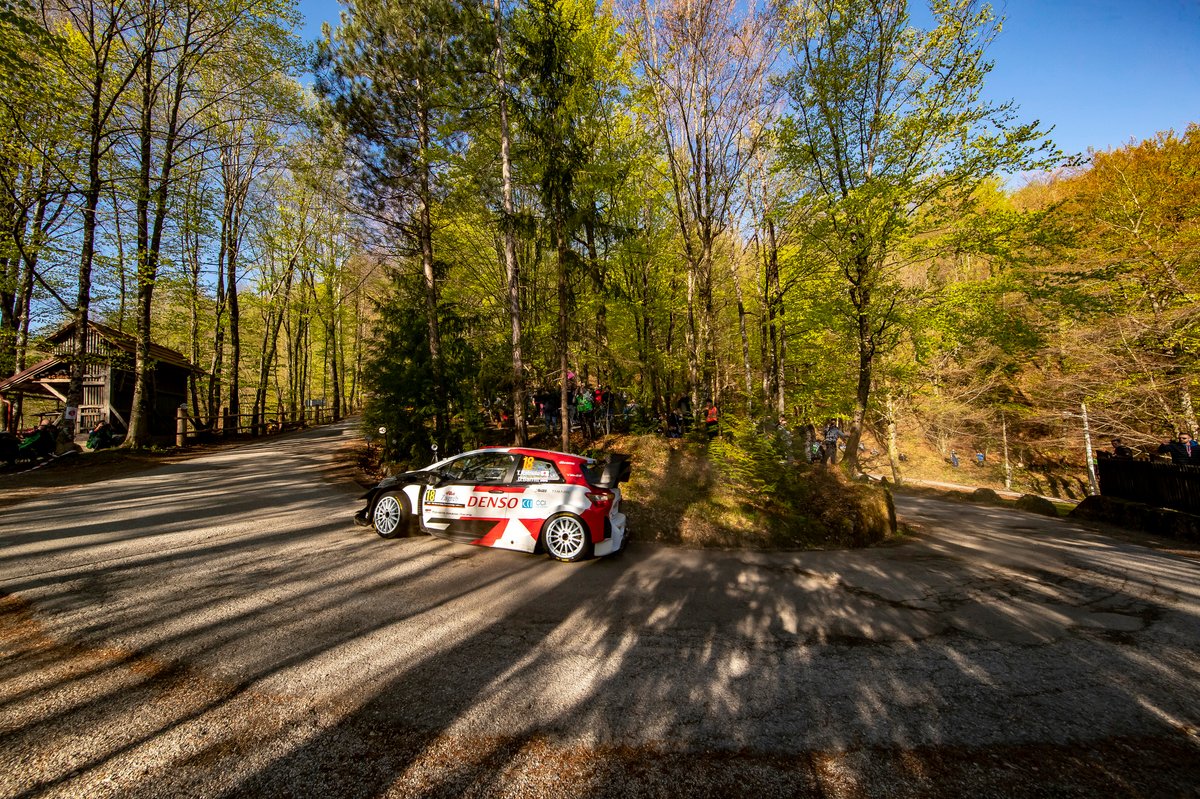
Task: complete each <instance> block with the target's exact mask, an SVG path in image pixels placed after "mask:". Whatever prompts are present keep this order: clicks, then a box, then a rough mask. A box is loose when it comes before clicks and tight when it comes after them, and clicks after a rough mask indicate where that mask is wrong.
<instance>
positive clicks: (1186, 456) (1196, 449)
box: [1158, 432, 1200, 464]
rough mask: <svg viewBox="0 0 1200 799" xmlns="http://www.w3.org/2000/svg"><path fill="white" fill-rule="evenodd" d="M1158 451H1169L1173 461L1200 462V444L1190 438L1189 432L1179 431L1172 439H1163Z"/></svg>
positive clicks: (1181, 462)
mask: <svg viewBox="0 0 1200 799" xmlns="http://www.w3.org/2000/svg"><path fill="white" fill-rule="evenodd" d="M1158 451H1159V452H1161V453H1163V454H1167V453H1170V455H1171V461H1172V462H1173V463H1178V464H1188V463H1191V464H1200V444H1198V443H1196V442H1195V441H1193V440H1192V435H1191V433H1183V432H1181V433H1180V434H1179V435H1178V436H1176V438H1175V440H1174V441H1164V442H1163V444H1162V445H1161V446H1160V447H1159V448H1158Z"/></svg>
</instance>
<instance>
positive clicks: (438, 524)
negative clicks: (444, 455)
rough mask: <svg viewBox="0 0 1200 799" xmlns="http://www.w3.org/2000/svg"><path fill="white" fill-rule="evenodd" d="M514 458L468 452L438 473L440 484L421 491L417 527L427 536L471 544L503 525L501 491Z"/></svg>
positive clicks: (505, 455)
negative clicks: (422, 492)
mask: <svg viewBox="0 0 1200 799" xmlns="http://www.w3.org/2000/svg"><path fill="white" fill-rule="evenodd" d="M515 466H516V456H514V455H511V454H509V453H507V452H471V453H467V454H466V455H463V456H462V457H460V458H456V459H454V460H453V461H450V462H449V463H447V464H446V465H445V466H443V467H442V468H441V469H440V470H439V471H440V472H441V473H442V475H443V478H442V480H441V481H440V482H439V483H438V484H437V485H434V486H429V487H428V488H426V489H425V493H424V496H423V497H422V502H421V527H422V529H424V530H425V532H427V533H429V534H430V535H436V536H439V537H441V538H448V539H450V540H453V541H462V542H465V543H475V542H477V541H480V542H481V543H482V541H481V539H484V538H486V537H487V536H488V535H489V534H492V533H494V532H495V531H496V530H497V528H498V527H499V528H501V529H502V527H503V525H504V524H506V523H507V520H508V513H507V507H506V500H505V498H504V495H505V491H504V487H505V486H506V485H508V483H509V482H510V480H511V478H512V473H513V470H514V468H515Z"/></svg>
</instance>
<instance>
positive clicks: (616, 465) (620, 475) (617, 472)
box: [594, 452, 630, 488]
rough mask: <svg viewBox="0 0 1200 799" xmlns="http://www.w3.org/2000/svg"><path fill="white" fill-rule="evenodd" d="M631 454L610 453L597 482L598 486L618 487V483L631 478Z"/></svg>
mask: <svg viewBox="0 0 1200 799" xmlns="http://www.w3.org/2000/svg"><path fill="white" fill-rule="evenodd" d="M629 471H630V466H629V456H628V455H622V454H620V453H617V452H613V453H609V456H608V459H607V460H606V461H605V463H604V469H603V471H601V472H600V479H599V480H597V481H596V482H595V484H594V485H595V486H596V487H597V488H616V487H617V484H618V483H624V482H625V481H626V480H628V479H629Z"/></svg>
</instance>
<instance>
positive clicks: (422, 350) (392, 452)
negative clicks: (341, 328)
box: [363, 276, 482, 465]
mask: <svg viewBox="0 0 1200 799" xmlns="http://www.w3.org/2000/svg"><path fill="white" fill-rule="evenodd" d="M420 297H421V289H420V286H419V285H417V279H414V278H412V277H403V276H397V277H396V278H395V280H394V282H393V284H392V285H391V287H390V289H389V291H388V294H387V295H386V297H385V298H384V299H383V300H381V301H380V303H379V305H378V308H377V321H376V324H375V328H374V331H373V338H374V346H373V347H372V348H371V350H370V355H369V356H368V358H367V362H366V365H365V367H364V373H363V382H364V384H365V386H366V390H367V396H368V399H367V402H366V405H365V407H364V410H363V427H364V429H366V430H374V429H376V428H378V427H380V426H383V427H386V428H387V429H388V431H389V432H388V435H387V438H388V441H387V443H386V446H385V453H384V455H385V459H386V460H390V461H398V462H401V463H405V464H415V465H424V464H425V463H427V462H428V461H429V460H430V459H431V455H432V450H431V449H430V447H431V446H432V445H433V443H434V430H433V426H432V420H433V419H434V417H435V415H436V413H437V410H438V407H437V401H438V399H437V398H438V392H437V387H436V386H435V384H434V379H433V368H432V363H431V361H430V352H429V341H428V339H427V337H426V336H425V328H424V326H423V325H422V324H420V323H417V324H413V319H414V318H418V319H419V318H420V313H421V312H420V310H419V309H420V307H421V299H420ZM468 322H469V320H467V319H465V318H463V317H461V316H458V315H457V314H455V313H454V312H453V311H452V310H451V309H449V308H447V307H445V306H443V307H442V308H441V324H442V325H443V329H444V330H446V331H447V338H446V341H447V344H448V346H447V347H446V349H445V351H444V353H443V355H444V359H445V369H446V372H445V374H446V378H447V384H448V386H449V392H448V394H447V396H448V399H449V403H450V412H451V413H450V415H451V418H452V419H453V422H454V426H453V428H452V431H451V436H450V438H449V440H448V443H447V447H448V448H447V449H446V450H444V451H443V452H442V455H448V454H450V453H451V452H455V451H458V450H461V449H463V448H464V446H465V445H467V444H470V443H474V442H476V441H478V436H479V433H480V431H481V429H482V419H481V418H480V415H479V407H480V403H479V398H478V396H477V394H476V392H475V390H474V389H475V386H476V382H475V377H476V376H477V374H478V369H479V353H478V352H477V350H476V349H475V348H474V347H473V346H472V345H471V343H470V339H469V338H468V336H467V335H465V331H466V330H467V329H468V327H469V325H468Z"/></svg>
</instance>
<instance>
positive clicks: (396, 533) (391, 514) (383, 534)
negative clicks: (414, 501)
mask: <svg viewBox="0 0 1200 799" xmlns="http://www.w3.org/2000/svg"><path fill="white" fill-rule="evenodd" d="M371 526H372V527H374V528H375V532H376V533H378V535H379V537H380V538H407V537H408V536H409V535H411V534H412V529H413V515H412V505H411V504H410V503H409V501H408V497H407V496H405V494H404V492H403V491H384V492H383V493H382V494H380V495H379V496H377V497H376V498H375V504H374V505H372V506H371Z"/></svg>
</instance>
